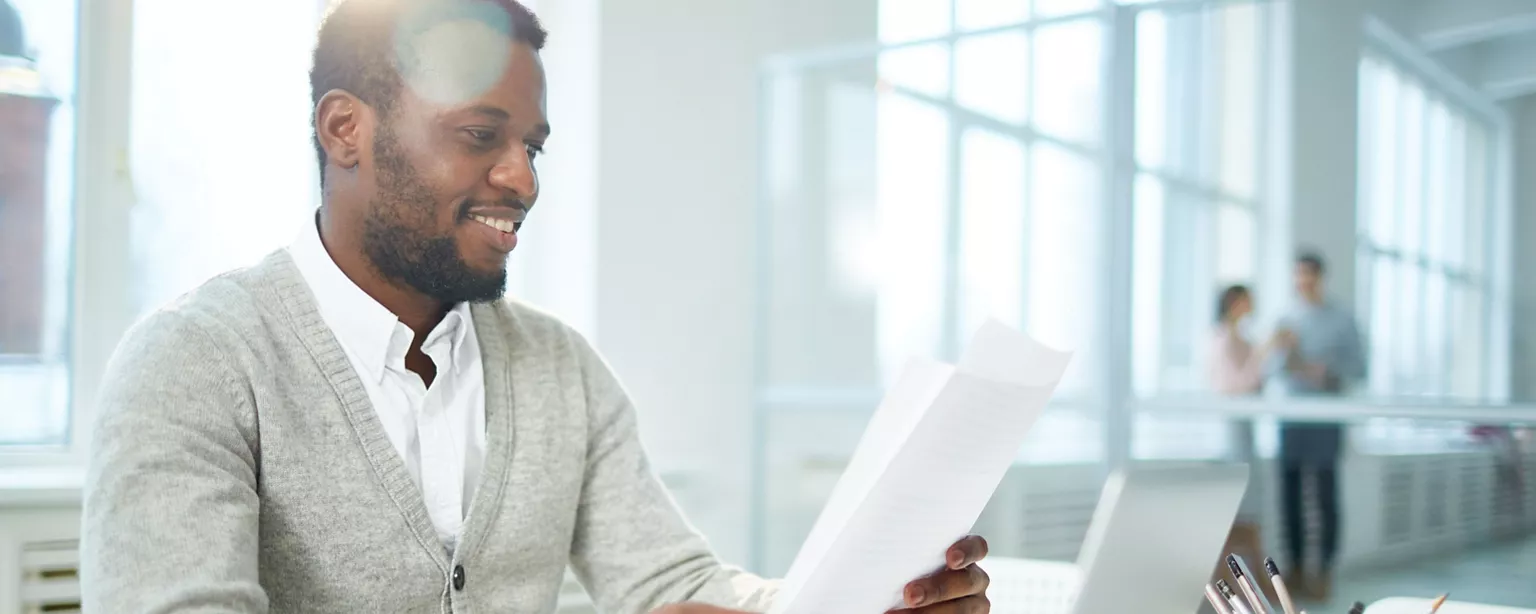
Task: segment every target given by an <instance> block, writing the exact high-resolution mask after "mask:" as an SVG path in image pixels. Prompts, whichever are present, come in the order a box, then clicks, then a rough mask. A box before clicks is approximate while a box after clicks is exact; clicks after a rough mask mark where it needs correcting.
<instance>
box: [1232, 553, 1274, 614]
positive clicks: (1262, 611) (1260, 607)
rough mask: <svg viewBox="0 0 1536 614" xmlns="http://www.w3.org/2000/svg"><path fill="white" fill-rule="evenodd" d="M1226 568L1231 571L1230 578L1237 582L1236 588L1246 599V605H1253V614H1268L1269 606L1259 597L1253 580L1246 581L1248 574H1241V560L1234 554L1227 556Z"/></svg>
mask: <svg viewBox="0 0 1536 614" xmlns="http://www.w3.org/2000/svg"><path fill="white" fill-rule="evenodd" d="M1227 567H1228V568H1230V569H1231V570H1232V577H1233V578H1234V579H1236V580H1237V587H1238V588H1239V589H1242V591H1243V596H1244V597H1247V598H1248V603H1250V604H1253V611H1254V613H1255V614H1269V605H1268V603H1267V602H1265V601H1264V598H1263V597H1260V596H1259V588H1258V586H1255V585H1254V583H1253V580H1250V579H1248V574H1247V573H1244V572H1243V559H1242V558H1241V557H1239V556H1237V555H1235V554H1229V555H1227Z"/></svg>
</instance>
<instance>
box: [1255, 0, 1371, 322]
mask: <svg viewBox="0 0 1536 614" xmlns="http://www.w3.org/2000/svg"><path fill="white" fill-rule="evenodd" d="M1287 17H1288V19H1289V26H1290V31H1291V33H1290V40H1289V44H1288V45H1285V47H1288V49H1287V50H1286V52H1285V57H1284V60H1285V61H1287V62H1288V63H1289V66H1287V67H1286V68H1287V71H1288V73H1287V74H1288V75H1289V78H1290V83H1289V84H1288V85H1287V86H1286V87H1287V88H1288V91H1286V93H1285V94H1284V95H1282V96H1280V97H1279V99H1278V100H1277V101H1276V103H1277V104H1280V105H1282V108H1281V109H1280V113H1281V115H1282V116H1283V117H1284V120H1282V121H1284V122H1285V123H1287V124H1288V126H1285V128H1286V130H1285V132H1282V133H1281V135H1282V136H1281V138H1289V139H1290V141H1291V151H1290V152H1289V155H1288V156H1286V158H1285V159H1284V160H1283V161H1282V162H1281V164H1283V165H1288V166H1289V168H1281V169H1277V170H1278V171H1279V174H1278V175H1277V176H1279V177H1281V178H1282V179H1281V182H1282V184H1283V185H1282V186H1280V189H1281V190H1288V191H1289V194H1288V195H1286V196H1288V200H1289V202H1290V203H1291V207H1290V210H1291V217H1290V220H1289V221H1290V228H1289V229H1290V232H1291V246H1293V249H1292V252H1293V253H1294V248H1295V247H1304V248H1310V249H1315V250H1317V251H1319V252H1321V253H1322V255H1323V257H1324V259H1325V260H1327V262H1328V291H1329V295H1330V296H1331V297H1332V298H1333V300H1335V301H1336V302H1338V304H1339V305H1341V306H1343V307H1346V308H1352V307H1353V306H1354V304H1355V200H1356V197H1357V193H1356V179H1357V170H1356V169H1357V158H1358V154H1357V151H1358V150H1357V143H1356V141H1357V138H1358V137H1357V135H1358V132H1359V130H1358V127H1357V126H1358V122H1357V120H1356V116H1357V114H1358V107H1359V103H1358V100H1359V90H1360V87H1359V63H1360V45H1361V37H1362V33H1361V28H1362V19H1363V17H1364V12H1363V3H1362V2H1361V0H1294V1H1293V2H1290V3H1289V11H1288V15H1287ZM1287 177H1288V178H1289V180H1288V181H1287V180H1286V179H1284V178H1287ZM1286 270H1287V271H1289V267H1288V266H1287V267H1286ZM1285 278H1286V279H1289V276H1288V275H1287V276H1286V277H1285Z"/></svg>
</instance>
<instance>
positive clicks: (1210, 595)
mask: <svg viewBox="0 0 1536 614" xmlns="http://www.w3.org/2000/svg"><path fill="white" fill-rule="evenodd" d="M1205 600H1206V601H1209V602H1211V607H1213V608H1216V614H1233V612H1232V606H1229V605H1227V600H1226V598H1225V597H1222V596H1221V593H1220V592H1218V591H1217V590H1216V587H1214V586H1211V585H1209V584H1207V585H1205Z"/></svg>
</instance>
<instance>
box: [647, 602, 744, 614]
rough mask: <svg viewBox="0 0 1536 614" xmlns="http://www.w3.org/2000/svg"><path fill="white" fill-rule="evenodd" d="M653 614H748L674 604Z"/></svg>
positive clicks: (653, 611) (717, 608) (699, 604)
mask: <svg viewBox="0 0 1536 614" xmlns="http://www.w3.org/2000/svg"><path fill="white" fill-rule="evenodd" d="M651 614H747V613H746V612H742V611H739V610H729V609H726V608H719V607H715V606H712V605H706V604H702V603H674V604H671V605H665V606H662V607H660V608H657V609H655V610H652V611H651Z"/></svg>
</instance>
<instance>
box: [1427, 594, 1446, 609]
mask: <svg viewBox="0 0 1536 614" xmlns="http://www.w3.org/2000/svg"><path fill="white" fill-rule="evenodd" d="M1450 596H1451V594H1450V593H1446V594H1444V595H1441V596H1440V597H1439V598H1438V599H1435V602H1434V603H1432V604H1430V606H1429V614H1435V612H1439V611H1440V606H1443V605H1445V598H1446V597H1450Z"/></svg>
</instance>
